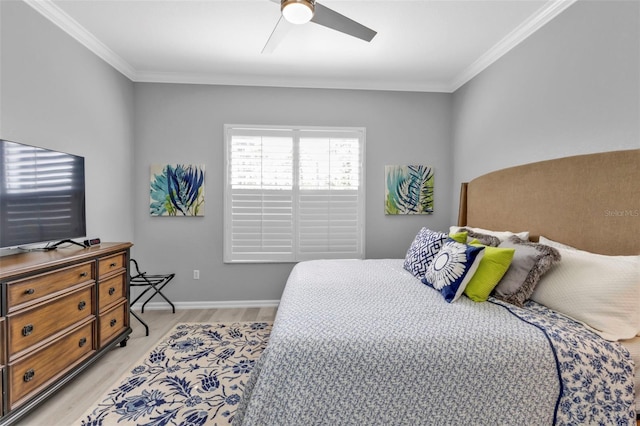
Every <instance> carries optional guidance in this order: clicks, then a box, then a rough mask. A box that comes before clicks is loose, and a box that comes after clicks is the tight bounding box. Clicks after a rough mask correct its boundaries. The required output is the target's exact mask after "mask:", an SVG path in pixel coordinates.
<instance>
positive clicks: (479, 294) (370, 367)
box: [234, 150, 640, 425]
mask: <svg viewBox="0 0 640 426" xmlns="http://www.w3.org/2000/svg"><path fill="white" fill-rule="evenodd" d="M638 164H640V150H629V151H615V152H607V153H599V154H589V155H582V156H575V157H567V158H562V159H556V160H549V161H544V162H538V163H532V164H528V165H523V166H517V167H512V168H509V169H505V170H500V171H496V172H493V173H489V174H487V175H484V176H481V177H479V178H476V179H474V180H472V181H471V182H469V183H468V184H463V185H462V189H461V200H460V211H459V218H458V223H457V224H456V225H455V226H452V227H451V229H449V230H439V231H434V230H429V229H428V228H426V227H425V228H423V229H421V230H420V231H419V232H418V233H417V235H416V238H415V239H414V241H413V242H412V244H411V246H410V247H409V248H408V250H407V256H406V257H405V258H404V259H366V260H318V261H308V262H302V263H299V264H297V265H296V266H295V267H294V269H293V270H292V272H291V275H290V276H289V279H288V281H287V285H286V287H285V290H284V292H283V295H282V299H281V303H280V306H279V309H278V313H277V317H276V319H275V322H274V326H273V330H272V333H271V337H270V341H269V345H268V347H267V349H266V350H265V352H264V354H263V355H262V357H261V358H260V359H259V360H258V362H257V364H256V366H255V368H254V370H253V371H252V374H251V376H250V379H249V381H248V383H247V384H246V387H245V393H244V397H243V399H242V401H241V403H240V406H239V408H238V410H237V413H236V417H235V418H234V423H237V424H242V425H328V424H331V425H338V424H340V425H343V424H344V425H364V424H366V425H378V424H379V425H390V424H393V425H404V424H407V425H409V424H411V425H416V424H420V425H432V424H433V425H444V424H479V425H485V424H486V425H489V424H490V425H497V424H509V425H512V424H513V425H515V424H518V425H520V424H527V425H550V424H558V425H564V424H635V422H636V410H637V409H638V408H640V404H638V402H639V401H638V398H636V394H637V393H638V380H637V371H638V370H637V366H638V365H639V364H640V337H638V335H640V263H639V259H640V257H639V256H638V255H639V254H640V239H638V235H640V210H639V209H640V205H639V203H640V185H638V182H640V171H639V168H638ZM496 230H497V231H496ZM510 231H513V232H510ZM443 235H444V237H443ZM472 240H474V241H473V242H471V241H472ZM436 242H437V244H436ZM455 250H463V251H464V254H465V256H464V261H462V260H459V261H458V262H459V263H460V264H457V263H455V262H454V263H453V266H455V267H456V268H459V269H456V271H458V272H456V274H457V275H455V277H448V278H447V277H446V275H447V274H444V273H442V272H443V271H446V268H447V267H448V266H451V265H449V263H448V262H449V259H451V258H455V257H456V256H454V255H452V254H451V253H454V252H455ZM443 253H445V254H446V253H448V254H447V256H445V255H444V254H443ZM532 253H533V254H532ZM525 254H526V255H527V256H528V257H527V256H525ZM505 256H506V257H509V256H510V260H509V262H506V261H504V257H505ZM525 257H526V258H527V259H529V260H531V259H533V258H535V261H532V262H533V263H532V264H529V265H528V266H526V267H524V269H523V267H522V265H523V263H522V259H524V258H525ZM442 259H446V260H445V261H443V260H442ZM460 259H461V258H460ZM501 259H502V260H501ZM489 261H491V262H494V261H495V263H496V264H498V263H500V262H502V263H501V264H502V271H501V272H500V273H494V272H491V273H486V270H487V268H485V266H486V265H487V264H488V262H489ZM481 262H484V263H481ZM438 265H439V266H438ZM443 265H444V266H443ZM461 265H462V266H461ZM505 265H507V266H506V267H505ZM532 265H533V266H532ZM439 268H440V269H439ZM451 270H453V269H451ZM460 271H462V272H460ZM480 271H483V272H482V273H481V272H480ZM496 274H497V275H496ZM496 276H497V278H496ZM523 277H524V281H523V282H524V284H522V285H520V281H522V279H523ZM514 278H517V279H516V280H515V281H513V279H514ZM442 280H449V281H447V282H445V283H444V284H443V281H442ZM519 280H520V281H519ZM489 281H495V282H494V283H492V284H491V285H490V286H488V284H487V283H488V282H489ZM513 282H518V283H519V284H518V286H515V287H513V286H512V284H513ZM472 284H473V285H472ZM472 287H473V290H470V289H471V288H472ZM461 288H462V289H461ZM467 291H469V293H468V294H467ZM634 357H635V361H634Z"/></svg>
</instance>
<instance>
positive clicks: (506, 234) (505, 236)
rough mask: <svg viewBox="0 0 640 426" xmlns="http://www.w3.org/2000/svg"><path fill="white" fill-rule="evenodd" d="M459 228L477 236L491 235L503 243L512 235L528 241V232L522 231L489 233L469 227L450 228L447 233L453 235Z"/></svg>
mask: <svg viewBox="0 0 640 426" xmlns="http://www.w3.org/2000/svg"><path fill="white" fill-rule="evenodd" d="M461 228H467V229H469V230H471V231H473V232H477V233H478V234H486V235H493V236H494V237H496V238H499V239H500V241H505V240H507V239H509V237H511V236H512V235H515V236H517V237H518V238H520V239H521V240H524V241H529V231H522V232H510V231H490V230H488V229H482V228H472V227H470V226H450V227H449V233H450V234H455V233H457V232H459V231H460V229H461Z"/></svg>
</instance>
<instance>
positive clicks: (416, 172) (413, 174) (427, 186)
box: [384, 166, 433, 215]
mask: <svg viewBox="0 0 640 426" xmlns="http://www.w3.org/2000/svg"><path fill="white" fill-rule="evenodd" d="M385 184H386V185H385V201H384V213H385V214H387V215H397V214H432V213H433V169H432V168H431V167H429V166H385Z"/></svg>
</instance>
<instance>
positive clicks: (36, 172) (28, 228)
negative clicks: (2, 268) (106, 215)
mask: <svg viewBox="0 0 640 426" xmlns="http://www.w3.org/2000/svg"><path fill="white" fill-rule="evenodd" d="M84 185H85V184H84V157H80V156H77V155H71V154H67V153H64V152H58V151H53V150H50V149H44V148H38V147H35V146H30V145H24V144H21V143H16V142H11V141H7V140H2V139H0V248H9V247H19V246H22V245H25V244H33V243H44V242H52V241H55V242H58V241H62V240H67V239H71V238H79V237H84V236H85V235H86V216H85V186H84Z"/></svg>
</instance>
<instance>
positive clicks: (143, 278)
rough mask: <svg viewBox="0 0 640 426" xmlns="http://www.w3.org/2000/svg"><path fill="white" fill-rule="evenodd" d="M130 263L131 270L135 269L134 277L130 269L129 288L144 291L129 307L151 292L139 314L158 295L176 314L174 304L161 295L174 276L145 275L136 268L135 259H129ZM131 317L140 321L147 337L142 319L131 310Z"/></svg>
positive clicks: (147, 333) (145, 326) (147, 329)
mask: <svg viewBox="0 0 640 426" xmlns="http://www.w3.org/2000/svg"><path fill="white" fill-rule="evenodd" d="M130 263H131V264H132V265H133V268H135V275H134V273H133V271H134V269H130V271H131V272H130V277H129V286H130V287H146V288H145V289H144V291H143V292H142V293H140V294H139V295H138V296H136V298H135V299H133V301H131V303H130V305H129V306H130V307H131V308H133V305H134V304H135V303H136V302H137V301H138V300H140V299H141V298H142V297H144V296H145V295H146V294H147V293H148V292H150V291H153V294H151V295H150V296H149V297H148V298H147V299H146V300H145V301H144V302H143V303H142V308H141V309H140V311H141V313H144V307H145V306H146V305H147V303H149V301H150V300H151V299H153V298H154V297H155V296H156V295H159V296H160V297H162V298H163V299H164V300H166V302H167V303H168V304H169V305H171V310H172V312H173V313H174V314H175V313H176V307H175V306H174V304H173V303H172V302H171V300H169V298H168V297H167V296H165V295H164V293H162V289H163V288H164V287H165V286H166V285H167V284H169V282H170V281H171V280H172V279H173V277H175V275H176V274H164V275H162V274H147V273H146V272H141V271H140V268H139V266H138V262H137V261H136V260H135V259H131V260H130ZM131 315H133V316H134V317H135V318H136V319H137V320H138V321H140V322H141V323H142V325H143V326H144V328H145V331H146V335H147V336H148V335H149V326H148V325H147V323H146V322H144V321H143V320H142V318H140V317H139V316H138V315H137V314H136V313H135V312H134V311H133V310H131Z"/></svg>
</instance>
